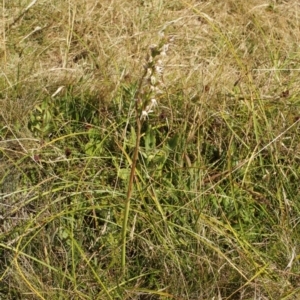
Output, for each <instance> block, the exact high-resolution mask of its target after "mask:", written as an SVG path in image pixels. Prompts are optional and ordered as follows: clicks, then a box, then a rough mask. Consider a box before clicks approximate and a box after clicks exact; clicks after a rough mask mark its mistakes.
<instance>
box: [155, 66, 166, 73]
mask: <svg viewBox="0 0 300 300" xmlns="http://www.w3.org/2000/svg"><path fill="white" fill-rule="evenodd" d="M155 70H156V72H157V73H158V74H159V75H162V73H163V71H164V68H163V67H161V66H155Z"/></svg>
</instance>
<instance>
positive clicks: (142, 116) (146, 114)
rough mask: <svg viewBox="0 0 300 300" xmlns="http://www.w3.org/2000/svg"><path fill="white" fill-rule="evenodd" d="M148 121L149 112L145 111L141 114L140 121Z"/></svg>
mask: <svg viewBox="0 0 300 300" xmlns="http://www.w3.org/2000/svg"><path fill="white" fill-rule="evenodd" d="M149 112H150V111H149ZM146 119H149V116H148V112H147V111H145V110H143V111H142V114H141V117H140V120H146Z"/></svg>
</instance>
